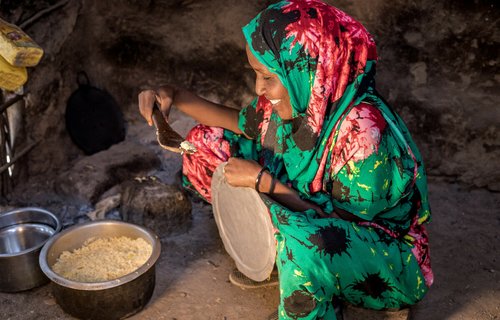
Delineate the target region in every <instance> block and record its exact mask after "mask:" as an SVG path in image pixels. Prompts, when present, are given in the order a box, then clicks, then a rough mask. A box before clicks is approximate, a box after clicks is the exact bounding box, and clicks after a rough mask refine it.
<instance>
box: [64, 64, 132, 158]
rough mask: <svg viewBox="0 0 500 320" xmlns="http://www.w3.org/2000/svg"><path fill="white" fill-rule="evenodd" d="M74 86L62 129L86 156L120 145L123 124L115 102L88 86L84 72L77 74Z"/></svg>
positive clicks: (102, 91) (108, 95)
mask: <svg viewBox="0 0 500 320" xmlns="http://www.w3.org/2000/svg"><path fill="white" fill-rule="evenodd" d="M77 83H78V89H77V90H76V91H75V92H73V94H72V95H71V96H70V97H69V99H68V104H67V106H66V129H67V131H68V133H69V135H70V137H71V139H72V140H73V142H74V143H75V144H76V145H77V146H78V147H79V148H80V149H82V150H83V152H85V154H87V155H90V154H94V153H96V152H99V151H102V150H106V149H108V148H109V147H111V146H112V145H113V144H116V143H118V142H121V141H123V139H125V122H124V120H123V114H122V112H121V109H120V107H119V106H118V104H117V103H116V101H115V99H114V98H113V97H112V96H111V95H110V94H109V93H108V92H106V91H104V90H102V89H99V88H96V87H93V86H91V85H90V81H89V78H88V76H87V74H85V72H79V73H78V75H77Z"/></svg>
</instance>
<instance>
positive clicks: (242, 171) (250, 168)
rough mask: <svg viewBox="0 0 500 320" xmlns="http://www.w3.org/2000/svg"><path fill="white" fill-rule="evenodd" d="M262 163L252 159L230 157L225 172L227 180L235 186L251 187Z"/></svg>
mask: <svg viewBox="0 0 500 320" xmlns="http://www.w3.org/2000/svg"><path fill="white" fill-rule="evenodd" d="M260 168H261V167H260V165H259V164H258V163H257V162H255V161H251V160H244V159H239V158H229V159H228V161H227V164H226V166H225V167H224V170H223V173H224V177H225V178H226V181H227V182H228V183H229V184H230V185H232V186H234V187H250V188H253V186H254V184H255V176H256V175H257V173H258V172H259V170H260Z"/></svg>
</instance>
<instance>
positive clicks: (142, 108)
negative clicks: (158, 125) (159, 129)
mask: <svg viewBox="0 0 500 320" xmlns="http://www.w3.org/2000/svg"><path fill="white" fill-rule="evenodd" d="M138 99H139V112H140V113H141V115H142V116H143V117H144V119H146V121H147V123H148V124H149V125H150V126H152V125H153V120H152V119H151V115H152V114H153V106H154V102H155V99H156V97H155V91H153V90H144V91H141V92H140V93H139V97H138Z"/></svg>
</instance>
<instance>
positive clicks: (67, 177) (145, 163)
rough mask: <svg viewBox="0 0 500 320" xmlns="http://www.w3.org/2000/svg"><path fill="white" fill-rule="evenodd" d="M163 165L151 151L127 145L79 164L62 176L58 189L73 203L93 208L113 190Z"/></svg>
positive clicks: (135, 145) (134, 144)
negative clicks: (82, 203) (93, 205)
mask: <svg viewBox="0 0 500 320" xmlns="http://www.w3.org/2000/svg"><path fill="white" fill-rule="evenodd" d="M160 165H161V162H160V159H159V158H158V156H157V155H156V154H155V152H154V151H153V150H152V149H150V148H148V147H146V146H143V145H141V144H139V143H134V142H128V141H124V142H121V143H119V144H116V145H114V146H112V147H111V148H109V149H108V150H104V151H101V152H98V153H95V154H93V155H91V156H88V157H84V158H82V159H80V160H79V161H77V162H76V164H75V165H74V166H73V167H72V168H71V169H70V170H68V171H66V172H64V173H62V174H60V175H59V177H58V179H57V180H58V181H57V188H58V189H59V191H60V192H61V193H62V194H64V195H66V196H68V197H70V198H72V199H75V200H80V201H82V202H84V203H92V204H93V203H95V202H96V200H97V199H98V198H99V196H100V195H101V194H102V193H103V192H105V191H106V190H108V189H110V188H111V187H113V186H115V185H118V184H120V183H122V182H124V181H127V180H130V179H132V178H133V177H135V176H140V175H144V174H146V173H147V172H149V171H151V170H153V169H155V168H158V167H159V166H160Z"/></svg>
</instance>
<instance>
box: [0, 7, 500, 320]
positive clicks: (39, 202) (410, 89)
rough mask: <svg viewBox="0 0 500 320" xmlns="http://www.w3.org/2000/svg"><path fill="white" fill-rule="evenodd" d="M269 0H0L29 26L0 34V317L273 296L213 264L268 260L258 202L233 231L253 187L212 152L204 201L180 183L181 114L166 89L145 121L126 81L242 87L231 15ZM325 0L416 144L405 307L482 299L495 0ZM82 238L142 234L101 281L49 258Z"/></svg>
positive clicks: (257, 314)
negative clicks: (363, 52)
mask: <svg viewBox="0 0 500 320" xmlns="http://www.w3.org/2000/svg"><path fill="white" fill-rule="evenodd" d="M274 2H276V1H266V0H256V1H234V2H231V5H228V3H227V1H222V0H215V1H205V0H202V1H191V0H175V1H173V0H159V1H134V0H130V1H118V0H112V1H96V0H88V1H87V0H85V1H80V0H78V1H68V0H42V1H27V0H26V1H24V0H23V1H4V0H0V24H2V25H3V26H4V27H0V31H2V30H6V29H5V28H6V27H5V26H7V25H10V27H9V28H14V27H12V26H15V27H16V28H19V30H20V31H19V30H17V31H16V32H17V33H18V34H20V35H23V34H25V35H26V36H28V37H29V38H30V39H31V41H28V42H29V43H30V45H29V50H30V51H29V54H30V55H29V54H24V55H20V54H19V55H18V56H17V58H16V56H15V55H12V56H9V55H8V54H7V55H6V57H4V56H3V55H2V53H3V52H9V54H11V53H16V52H21V51H20V50H21V49H22V48H23V46H22V45H19V46H18V47H17V48H16V47H15V45H12V47H8V49H5V47H2V45H0V56H2V58H0V59H2V60H0V77H1V79H0V88H2V90H1V91H0V319H10V320H26V319H76V318H81V319H118V318H128V319H137V320H138V319H141V320H142V319H151V320H156V319H168V320H173V319H177V320H183V319H196V320H198V319H214V320H215V319H221V320H222V319H226V320H232V319H243V320H245V319H248V320H258V319H267V317H268V316H269V314H271V313H272V312H273V311H274V310H275V309H276V308H277V306H278V305H279V303H280V296H279V295H280V292H279V287H278V286H275V285H274V286H267V287H259V288H253V289H249V288H246V289H242V288H240V287H238V286H236V285H234V284H233V283H231V281H230V280H229V277H228V275H229V274H231V272H232V271H233V270H234V269H235V268H238V269H239V270H243V271H245V272H248V273H249V274H255V277H256V278H258V279H259V281H260V280H262V279H265V278H267V277H268V276H269V275H270V272H271V270H272V269H273V262H274V258H275V257H274V255H273V254H274V251H273V250H271V251H272V252H270V253H268V252H267V251H266V252H265V253H264V254H263V253H262V251H265V250H259V249H255V248H261V247H263V248H265V249H266V250H269V249H270V248H271V249H274V247H273V245H274V236H269V233H270V232H272V230H273V226H272V225H271V224H270V223H268V221H267V220H266V221H256V223H255V225H252V222H250V221H251V219H252V218H248V219H249V220H248V221H246V222H245V223H246V224H247V225H248V228H246V229H245V230H243V231H242V232H241V235H240V236H241V238H243V237H245V236H247V235H244V234H250V236H249V237H250V240H243V241H244V243H234V242H232V243H231V234H232V229H231V228H232V224H233V221H232V220H231V212H232V210H236V211H237V212H247V211H251V212H248V213H247V214H246V215H248V216H250V215H251V214H256V215H258V213H257V212H259V210H261V211H262V210H264V211H265V209H263V208H261V207H260V206H259V205H260V203H259V202H258V201H259V196H258V195H257V193H255V194H252V195H249V194H248V193H247V194H238V192H237V191H234V190H232V189H231V188H230V187H228V186H227V185H224V183H225V180H224V179H223V178H222V175H223V173H222V171H223V168H222V167H220V168H218V171H216V172H214V181H213V183H215V184H217V187H216V189H217V190H220V193H219V194H217V193H214V198H213V202H212V204H209V203H207V202H205V201H203V200H202V199H201V198H200V197H198V196H196V195H194V194H193V193H192V192H190V191H188V190H186V189H185V188H183V187H182V165H183V162H182V161H183V157H184V156H185V155H186V154H196V153H197V152H199V150H197V147H196V146H194V145H192V144H190V143H189V142H187V141H186V140H185V138H186V136H187V135H188V133H189V132H190V130H191V128H193V127H194V126H196V125H197V122H196V121H195V120H193V119H192V118H190V117H188V116H186V115H185V114H184V113H182V112H181V111H179V110H178V109H176V108H172V110H171V112H170V115H169V117H168V123H167V122H164V121H162V120H164V118H163V117H162V115H161V111H160V109H158V108H156V109H155V111H154V112H155V113H153V118H152V120H153V123H152V126H149V125H148V123H147V122H146V121H144V119H143V118H142V117H141V114H140V113H139V109H138V94H139V93H140V92H141V91H143V90H147V89H151V88H155V86H157V85H158V84H163V83H165V84H166V83H172V84H174V85H176V86H179V87H183V88H188V89H189V90H191V91H194V92H196V93H197V94H199V95H200V96H202V97H204V98H206V99H207V100H210V101H215V102H217V103H221V104H225V105H228V106H232V107H234V108H235V109H238V110H239V109H241V108H242V107H244V106H246V105H247V104H249V103H250V101H251V100H252V98H253V97H254V95H255V93H254V91H253V90H254V83H255V82H254V81H255V80H254V78H255V75H254V73H253V71H252V70H251V69H250V67H249V66H248V61H247V58H246V55H245V38H244V36H243V34H242V30H241V28H242V27H243V26H244V25H246V24H247V23H248V22H249V21H250V20H251V19H252V17H254V16H255V15H256V14H257V13H258V12H259V11H260V10H262V9H264V8H266V7H267V6H268V5H269V4H271V3H274ZM326 2H327V3H329V4H332V5H334V6H336V7H338V8H340V9H342V10H344V11H346V12H348V13H349V14H350V15H352V16H354V17H356V19H358V20H359V21H361V22H362V23H363V24H364V25H365V26H366V27H367V29H368V30H369V31H370V33H371V34H373V35H374V36H375V38H376V39H375V40H376V43H377V52H378V55H379V60H378V64H377V86H378V89H379V90H380V91H381V92H382V93H383V95H384V96H385V97H386V98H387V100H389V102H390V103H391V104H392V105H393V106H394V108H395V109H397V111H398V112H399V114H400V115H401V117H402V118H403V120H404V121H405V122H406V124H407V126H408V128H409V129H410V131H411V134H412V136H413V137H414V139H415V141H416V142H417V144H418V145H419V148H420V151H421V153H422V156H423V159H424V160H425V163H426V169H427V174H428V181H429V202H430V205H431V208H432V212H433V216H432V223H430V224H429V226H428V230H429V238H430V244H431V245H430V247H431V251H430V255H431V257H432V259H431V261H432V268H433V270H434V273H435V282H434V285H433V286H432V287H431V289H430V291H429V293H428V294H427V295H426V297H425V298H424V299H423V300H422V301H421V302H419V303H418V304H416V305H415V306H413V307H412V308H411V310H410V315H411V317H410V319H415V320H419V319H422V320H423V319H425V320H427V319H457V320H458V319H478V320H483V319H484V320H487V319H496V318H498V317H499V316H500V307H499V306H498V301H499V299H500V279H499V277H500V276H499V271H500V270H499V268H498V262H499V261H498V259H499V257H498V243H499V241H498V238H499V235H498V231H497V230H498V227H499V223H500V220H499V217H498V212H499V211H498V210H499V208H500V193H499V192H500V172H499V170H498V165H497V163H498V157H499V156H500V144H499V141H500V137H499V132H500V126H499V121H498V119H500V114H499V111H498V108H497V106H498V102H500V99H499V94H498V92H497V90H496V89H495V88H498V82H499V81H500V79H499V78H498V66H499V64H498V57H497V56H496V50H495V47H497V46H498V33H499V31H498V28H496V27H495V23H496V24H498V17H496V16H497V15H495V13H497V12H498V6H497V5H496V4H494V3H493V2H491V1H486V0H484V1H483V0H479V1H474V2H470V3H469V2H467V3H463V4H459V3H456V2H454V1H451V0H450V1H444V2H443V3H435V1H431V0H419V1H416V2H415V1H408V0H397V1H394V2H393V3H391V4H388V3H387V2H386V1H382V0H377V1H371V2H370V3H366V2H364V1H356V0H339V1H333V0H328V1H326ZM485 19H488V20H485ZM485 21H487V22H485ZM492 21H493V22H492ZM2 28H3V29H2ZM9 30H10V29H9ZM10 32H11V33H12V31H10ZM7 33H8V32H7ZM23 37H24V35H23ZM16 39H17V40H16ZM19 39H21V36H20V37H19V38H18V37H14V38H11V39H10V40H9V41H10V42H9V41H7V40H4V39H3V38H2V39H0V42H2V43H14V44H16V42H15V41H20V40H19ZM22 39H25V40H22V41H27V40H26V38H22ZM6 41H7V42H6ZM28 42H26V43H28ZM18 44H19V42H17V45H18ZM19 48H21V49H19ZM38 48H39V49H38ZM40 50H41V51H40ZM23 59H24V60H23ZM379 80H380V81H379ZM379 82H380V85H379ZM233 192H234V193H233ZM227 195H231V196H229V198H227V197H226V198H224V197H225V196H227ZM256 199H257V200H256ZM245 210H247V211H245ZM224 215H227V217H226V218H224ZM221 219H222V220H221ZM223 219H226V220H223ZM236 220H237V221H236V222H235V223H238V221H240V220H238V219H236ZM257 229H258V230H257ZM268 229H269V230H268ZM255 230H257V231H255ZM262 230H265V231H262ZM259 231H262V232H263V233H262V235H261V236H259V240H261V241H256V240H255V241H253V240H251V234H254V233H255V234H256V233H258V232H259ZM119 239H121V240H119ZM137 239H139V240H141V241H143V242H144V243H142V242H141V244H131V243H129V242H128V241H136V240H137ZM245 241H246V242H245ZM93 242H95V243H94V245H95V246H99V243H100V242H105V244H102V243H101V245H102V246H106V247H107V248H108V249H110V250H111V251H105V252H106V257H102V256H101V257H100V258H98V260H105V259H112V258H110V257H111V256H112V255H113V254H125V255H126V256H127V257H128V258H130V260H133V258H134V257H136V255H139V252H140V251H141V250H147V254H144V256H143V258H142V260H141V261H140V263H138V264H137V265H135V266H134V267H133V268H132V269H133V271H131V272H128V273H127V274H125V275H120V276H118V277H117V278H116V277H112V276H111V277H110V278H108V279H106V280H100V281H99V282H93V281H90V282H80V281H76V280H71V279H68V278H65V277H63V276H61V275H60V274H59V273H57V272H55V271H54V264H55V263H56V261H57V259H59V258H60V257H61V254H62V253H63V252H65V253H66V254H70V253H72V254H74V253H75V250H83V251H85V250H89V248H90V249H91V248H92V247H91V245H92V243H93ZM120 242H122V243H125V242H126V243H128V244H127V245H126V246H125V247H126V248H130V251H127V249H123V250H121V252H119V251H120V249H119V248H120ZM231 246H232V247H231ZM253 246H255V247H253ZM112 247H116V250H117V251H115V252H114V253H113V251H112V250H113V248H112ZM132 248H135V249H134V250H135V251H134V250H132ZM141 248H142V249H141ZM241 248H243V249H241ZM254 249H255V250H254ZM97 251H101V252H104V250H99V249H97ZM109 252H111V253H109ZM241 252H248V255H244V256H243V257H242V258H241V259H240V258H239V256H238V255H239V254H241ZM270 257H271V258H270ZM72 258H74V257H72ZM128 258H127V259H128ZM245 259H248V260H245ZM259 259H260V260H259ZM114 260H116V261H114V262H117V263H119V260H120V258H115V259H114ZM125 260H126V259H125ZM271 260H272V261H271ZM270 261H271V262H270ZM254 263H257V264H258V266H257V267H255V268H257V269H258V270H257V271H255V270H256V269H255V268H254V267H253V266H254ZM111 265H112V264H111V262H110V263H108V266H109V267H110V268H111V267H112V266H111ZM259 268H260V269H259ZM132 269H131V270H132ZM261 269H262V270H264V271H263V272H262V271H261ZM110 270H111V269H110ZM61 272H62V271H61ZM91 273H92V272H91ZM111 273H112V272H111V271H109V274H111ZM96 274H97V272H96ZM352 312H356V311H352ZM392 316H393V319H403V318H401V317H399V318H397V315H395V314H393V315H392ZM346 319H351V318H349V316H347V317H344V320H346Z"/></svg>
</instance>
